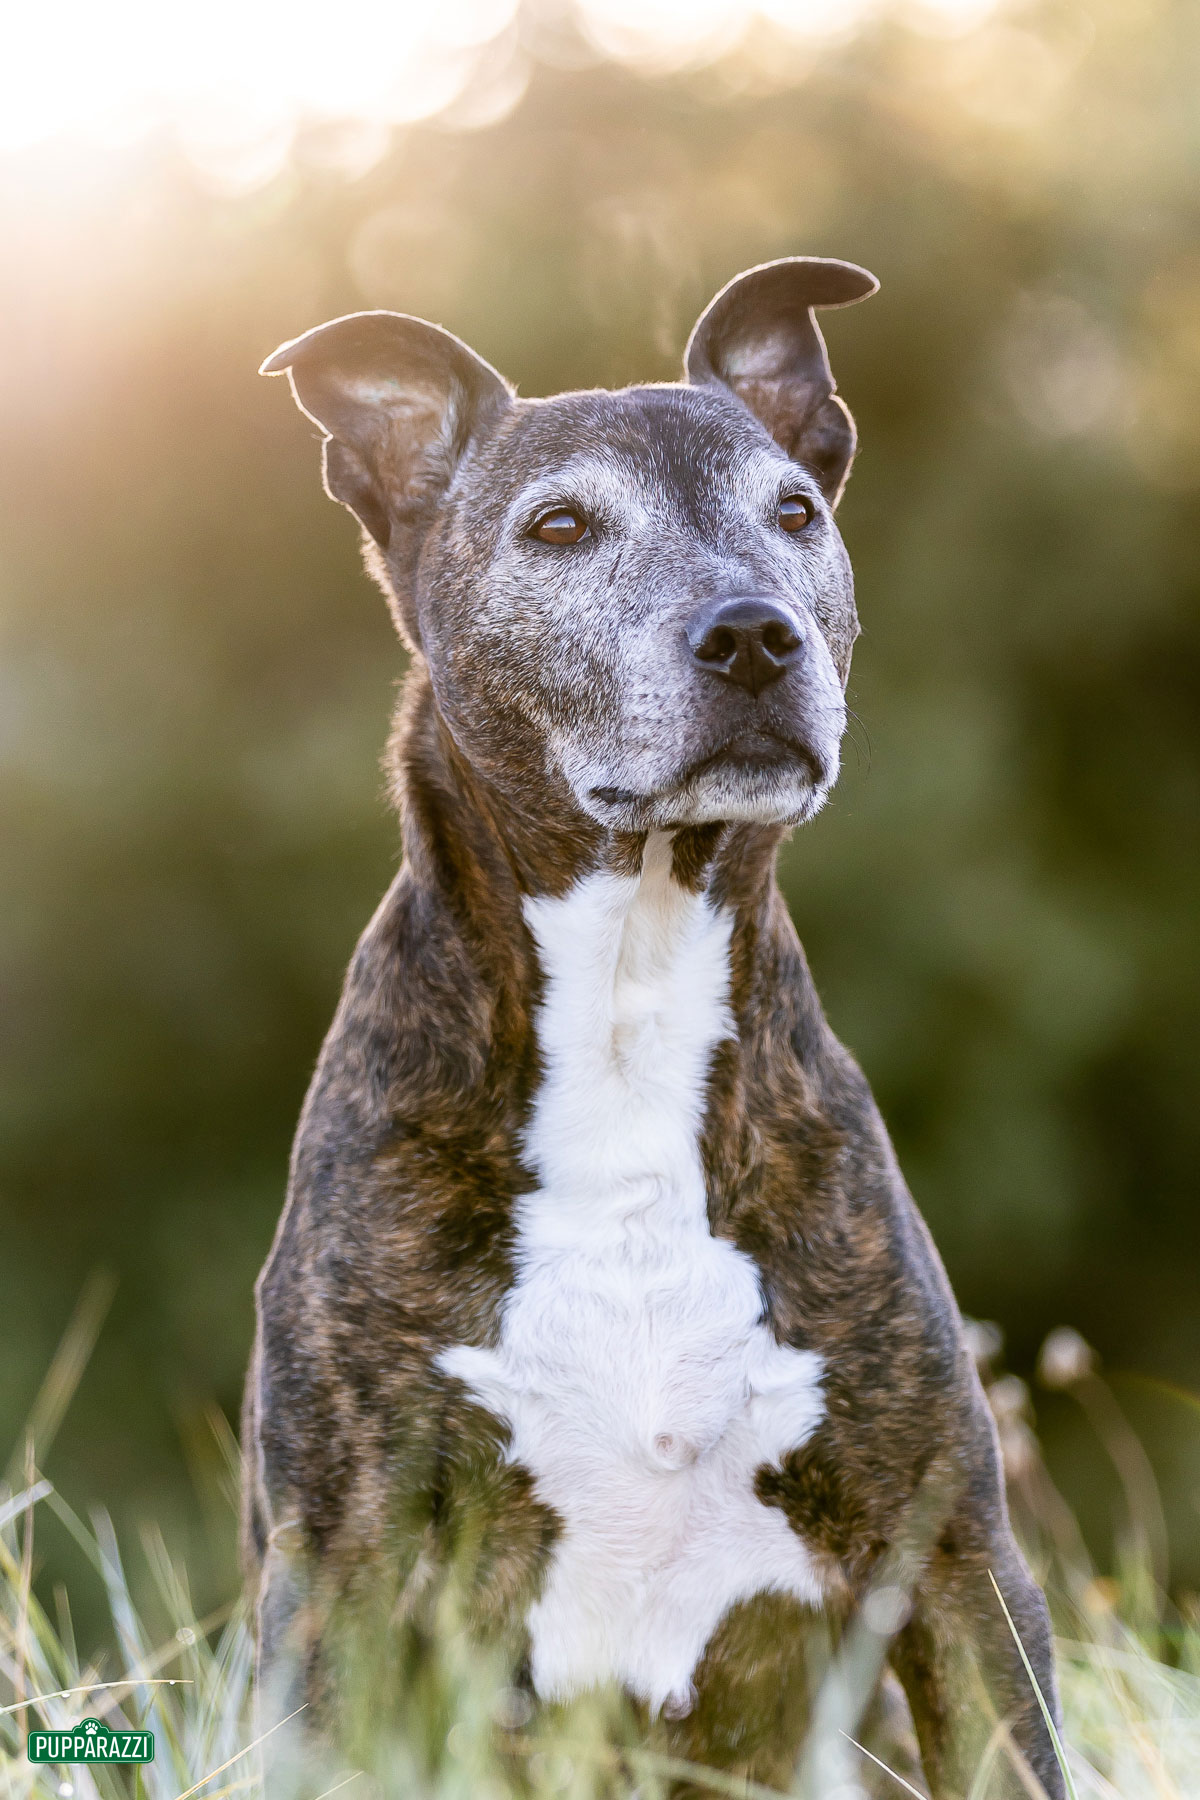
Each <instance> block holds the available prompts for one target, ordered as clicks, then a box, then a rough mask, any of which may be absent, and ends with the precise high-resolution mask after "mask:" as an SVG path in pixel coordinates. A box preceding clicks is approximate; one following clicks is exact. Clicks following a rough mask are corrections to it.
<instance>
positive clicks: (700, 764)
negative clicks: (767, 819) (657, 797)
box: [673, 726, 825, 787]
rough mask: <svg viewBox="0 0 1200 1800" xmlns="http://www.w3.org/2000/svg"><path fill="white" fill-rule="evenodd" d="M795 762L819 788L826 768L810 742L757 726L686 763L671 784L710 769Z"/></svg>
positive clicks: (681, 784)
mask: <svg viewBox="0 0 1200 1800" xmlns="http://www.w3.org/2000/svg"><path fill="white" fill-rule="evenodd" d="M794 762H799V763H801V764H803V766H804V768H805V770H806V771H807V774H808V778H809V780H810V781H811V782H812V784H813V786H814V787H819V786H820V784H821V782H822V781H824V779H825V770H824V769H823V767H822V766H821V761H820V758H819V757H818V756H817V754H816V752H815V751H814V750H813V749H812V747H811V745H809V744H806V743H804V742H803V741H802V740H801V739H800V738H797V737H792V736H791V735H790V733H784V732H779V731H770V730H767V729H765V728H763V727H761V726H760V727H757V728H756V729H754V730H752V731H739V732H736V733H735V734H734V735H733V736H732V737H729V738H726V739H725V742H724V743H723V744H719V745H718V746H717V748H716V749H715V750H711V751H709V753H708V755H707V756H702V757H699V758H698V759H697V760H696V761H695V762H694V763H689V764H688V766H687V768H685V769H684V770H683V772H682V773H681V774H680V775H679V776H678V777H677V779H676V781H675V782H674V783H673V786H675V787H686V786H687V785H688V783H689V782H692V781H695V780H697V778H698V777H699V776H701V775H706V774H707V773H708V771H709V770H710V769H716V768H733V769H738V768H743V769H754V768H760V769H761V768H778V767H779V766H780V765H781V764H784V763H794Z"/></svg>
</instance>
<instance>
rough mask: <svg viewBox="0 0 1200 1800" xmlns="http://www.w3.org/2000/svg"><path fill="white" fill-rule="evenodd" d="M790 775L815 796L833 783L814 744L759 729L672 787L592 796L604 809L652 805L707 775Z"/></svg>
mask: <svg viewBox="0 0 1200 1800" xmlns="http://www.w3.org/2000/svg"><path fill="white" fill-rule="evenodd" d="M785 772H787V773H788V774H790V775H791V776H792V778H793V779H794V778H795V776H796V775H800V776H801V778H802V779H803V781H804V783H805V785H806V786H808V787H809V788H811V789H812V790H813V792H817V791H818V790H820V789H821V788H822V787H824V786H826V785H827V784H828V782H829V780H830V772H829V770H828V769H826V767H825V765H824V762H823V760H822V758H821V757H820V756H819V755H818V754H817V752H816V751H815V750H814V749H813V748H812V746H811V745H810V744H806V743H804V742H803V741H802V740H801V739H800V738H795V737H790V736H784V735H781V734H780V733H778V732H773V731H763V730H755V731H747V732H739V733H737V734H736V735H735V736H734V737H731V738H727V739H726V740H725V742H724V743H723V744H720V745H718V747H717V748H716V749H715V750H710V751H709V752H708V753H707V754H706V755H704V756H701V757H697V758H696V760H695V761H694V762H691V763H688V764H686V765H685V766H684V767H683V768H682V769H681V770H680V771H679V772H678V774H677V775H676V776H675V777H674V779H673V780H672V781H671V782H670V783H669V784H668V785H666V786H663V787H658V788H655V789H654V790H653V791H652V792H649V793H639V792H637V791H636V790H635V789H633V788H622V787H594V788H592V789H591V790H590V792H591V798H592V799H593V800H595V801H598V802H599V803H600V804H601V805H603V806H622V807H648V806H653V805H654V804H655V802H658V801H662V800H664V799H667V798H669V797H671V796H673V795H677V794H680V793H683V792H686V791H687V790H688V789H689V788H691V787H694V786H695V785H696V784H697V783H698V782H702V781H703V780H704V778H705V777H706V776H717V777H722V776H723V777H727V778H732V780H733V781H734V782H739V781H741V782H745V783H746V784H747V785H754V784H755V782H756V780H768V781H778V779H779V777H780V776H781V775H782V774H784V773H785Z"/></svg>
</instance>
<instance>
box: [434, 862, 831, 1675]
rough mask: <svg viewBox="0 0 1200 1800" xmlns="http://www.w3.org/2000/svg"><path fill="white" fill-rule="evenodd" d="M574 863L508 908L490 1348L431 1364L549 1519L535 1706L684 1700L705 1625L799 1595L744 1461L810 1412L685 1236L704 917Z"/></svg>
mask: <svg viewBox="0 0 1200 1800" xmlns="http://www.w3.org/2000/svg"><path fill="white" fill-rule="evenodd" d="M670 869H671V847H670V841H669V839H667V838H666V837H665V836H654V837H652V838H651V839H650V840H649V841H648V844H647V848H646V854H645V861H644V866H643V871H642V874H641V876H640V877H637V876H630V877H625V876H618V875H612V874H608V873H598V874H593V875H589V876H587V877H586V878H585V879H584V880H582V881H581V882H579V883H578V885H577V886H576V887H575V888H573V889H572V891H571V892H570V893H569V894H568V895H566V897H565V898H563V899H561V900H548V899H539V900H530V901H527V902H526V909H525V911H526V918H527V919H528V922H529V926H530V930H531V931H532V933H533V936H534V939H535V941H536V943H537V947H538V952H539V955H540V958H541V963H542V969H543V972H544V975H545V984H546V985H545V999H544V1003H543V1005H542V1008H541V1012H540V1014H539V1018H538V1036H539V1042H540V1045H541V1050H542V1056H543V1061H544V1066H545V1071H546V1073H545V1078H544V1080H543V1083H542V1086H541V1089H540V1091H539V1093H538V1096H537V1100H536V1103H535V1105H534V1108H533V1113H532V1117H531V1120H530V1124H529V1128H528V1133H527V1137H526V1145H525V1152H526V1158H527V1161H528V1162H529V1163H530V1165H531V1166H532V1167H533V1168H534V1169H535V1170H536V1172H537V1176H538V1179H539V1182H540V1184H541V1185H540V1186H539V1187H538V1188H537V1189H536V1190H535V1191H534V1192H533V1193H531V1194H527V1195H525V1196H524V1198H523V1199H521V1200H520V1201H519V1203H518V1206H517V1212H516V1224H517V1240H516V1251H515V1263H516V1269H517V1280H516V1283H515V1285H514V1287H513V1288H512V1290H511V1291H510V1293H509V1294H508V1296H507V1298H506V1300H505V1304H504V1310H503V1315H502V1321H501V1334H500V1342H499V1347H498V1348H497V1349H495V1350H487V1349H479V1348H475V1347H472V1346H468V1345H458V1346H455V1347H454V1348H452V1349H449V1350H446V1351H444V1352H443V1353H442V1355H441V1357H440V1358H439V1362H440V1365H441V1367H442V1368H443V1369H444V1370H446V1372H447V1373H449V1374H452V1375H456V1376H458V1377H459V1378H460V1379H461V1380H462V1381H464V1382H465V1383H466V1384H467V1386H468V1387H469V1388H470V1389H471V1391H472V1393H473V1394H474V1395H475V1397H476V1398H477V1399H478V1400H479V1401H480V1403H481V1404H482V1405H484V1406H486V1407H487V1408H488V1409H489V1410H490V1411H491V1412H493V1413H495V1414H496V1415H497V1416H498V1417H500V1418H502V1419H503V1420H504V1421H505V1422H506V1423H507V1424H508V1426H509V1427H510V1431H511V1442H510V1447H509V1451H508V1454H509V1457H510V1460H512V1461H514V1462H519V1463H521V1464H523V1465H524V1466H525V1467H526V1468H527V1469H529V1471H530V1472H531V1474H532V1475H533V1478H534V1484H535V1488H536V1491H537V1494H538V1496H539V1497H540V1498H541V1499H542V1500H543V1501H545V1502H546V1503H547V1504H548V1505H549V1506H551V1507H553V1508H554V1510H555V1512H556V1513H557V1514H558V1515H559V1517H560V1518H561V1520H562V1524H563V1530H562V1535H561V1537H560V1538H559V1540H558V1542H557V1544H556V1546H555V1551H554V1555H553V1560H552V1563H551V1566H550V1569H549V1571H548V1574H547V1578H546V1583H545V1587H544V1589H543V1591H542V1594H541V1597H540V1598H539V1599H538V1600H537V1602H536V1603H535V1604H534V1605H533V1606H532V1608H531V1609H530V1613H529V1619H528V1623H529V1628H530V1633H531V1638H532V1665H533V1679H534V1684H535V1686H536V1688H537V1691H538V1693H539V1694H540V1695H541V1696H542V1697H543V1698H544V1699H548V1700H558V1699H565V1698H567V1697H569V1696H570V1695H572V1694H576V1693H580V1692H582V1691H584V1690H586V1689H587V1688H590V1687H593V1686H597V1685H600V1684H604V1683H609V1682H618V1683H620V1684H622V1685H623V1686H625V1687H626V1688H628V1689H629V1690H630V1692H632V1693H634V1694H636V1695H637V1696H639V1697H640V1698H642V1699H644V1700H646V1701H648V1702H649V1703H650V1705H651V1706H652V1707H653V1708H655V1709H657V1708H659V1707H662V1706H663V1705H666V1704H669V1705H670V1706H671V1708H672V1709H677V1710H686V1708H687V1706H688V1704H689V1703H690V1696H691V1677H692V1673H693V1671H694V1669H695V1667H696V1664H697V1663H698V1662H699V1660H700V1657H701V1655H702V1654H703V1651H704V1647H705V1645H706V1644H707V1642H708V1640H709V1638H710V1637H711V1636H712V1633H713V1631H714V1630H715V1628H716V1626H717V1625H718V1623H719V1622H720V1620H721V1618H722V1617H723V1615H724V1614H725V1613H726V1612H727V1611H728V1609H729V1608H730V1607H731V1606H732V1605H734V1604H735V1602H737V1601H739V1600H743V1599H747V1598H749V1597H750V1596H751V1595H753V1594H756V1593H760V1592H763V1591H772V1592H777V1593H778V1592H782V1593H788V1594H792V1595H794V1596H795V1597H796V1598H798V1599H800V1600H802V1601H804V1602H807V1603H808V1604H810V1605H811V1604H816V1603H817V1602H818V1600H819V1598H820V1595H819V1589H818V1585H817V1581H816V1577H815V1573H814V1570H813V1566H812V1562H811V1559H810V1557H809V1556H808V1554H807V1552H806V1550H805V1547H804V1545H803V1543H802V1541H801V1540H800V1538H799V1537H797V1536H796V1534H795V1533H794V1532H793V1531H792V1530H791V1528H790V1526H789V1525H788V1524H787V1521H786V1520H785V1518H784V1515H783V1513H782V1512H781V1511H780V1510H779V1508H777V1507H767V1506H763V1505H762V1503H761V1502H760V1501H759V1500H758V1499H757V1498H756V1497H755V1494H754V1486H753V1483H754V1474H755V1471H756V1469H758V1468H759V1467H760V1465H761V1464H763V1463H777V1462H778V1461H779V1459H780V1458H781V1457H782V1456H783V1455H784V1454H785V1453H786V1452H787V1451H788V1450H790V1449H793V1448H795V1447H796V1446H798V1445H800V1444H802V1443H804V1441H805V1440H806V1439H807V1438H808V1437H810V1436H811V1435H812V1433H813V1431H814V1430H815V1429H816V1426H817V1424H818V1423H819V1421H820V1418H821V1415H822V1411H823V1401H822V1396H821V1391H820V1381H821V1372H822V1370H821V1359H820V1357H819V1356H817V1355H815V1354H814V1353H813V1352H811V1351H802V1350H791V1349H787V1348H785V1347H784V1346H781V1345H780V1344H779V1343H778V1342H777V1341H776V1339H775V1337H774V1336H773V1334H772V1332H771V1331H770V1329H769V1327H768V1326H767V1325H766V1324H764V1323H763V1319H762V1314H763V1298H762V1290H761V1286H760V1283H759V1277H758V1271H757V1268H756V1267H755V1264H754V1263H753V1261H752V1260H751V1258H750V1257H748V1256H746V1255H745V1254H744V1253H743V1252H741V1251H739V1250H738V1249H736V1248H735V1247H734V1245H732V1244H730V1243H728V1242H727V1241H725V1240H724V1239H720V1238H714V1237H713V1235H712V1233H711V1232H710V1230H709V1226H708V1218H707V1211H706V1204H705V1189H704V1173H703V1168H702V1164H701V1160H700V1151H699V1144H698V1135H699V1131H700V1127H701V1123H702V1119H703V1112H704V1097H705V1083H706V1078H707V1074H708V1068H709V1062H710V1058H711V1056H712V1052H713V1049H714V1047H715V1046H716V1045H717V1044H718V1043H719V1042H720V1041H721V1040H722V1039H723V1038H726V1037H728V1036H729V1035H730V1034H731V1032H732V1029H733V1025H732V1019H731V1017H730V1013H729V1003H728V994H729V934H730V919H729V916H728V915H723V914H719V913H716V912H714V911H713V910H712V908H711V907H710V906H709V905H708V904H707V902H706V901H705V900H704V899H703V898H701V897H698V896H696V895H692V894H689V893H687V892H686V891H685V890H684V889H683V888H681V887H680V886H679V885H678V884H677V883H675V882H673V881H672V879H671V874H670Z"/></svg>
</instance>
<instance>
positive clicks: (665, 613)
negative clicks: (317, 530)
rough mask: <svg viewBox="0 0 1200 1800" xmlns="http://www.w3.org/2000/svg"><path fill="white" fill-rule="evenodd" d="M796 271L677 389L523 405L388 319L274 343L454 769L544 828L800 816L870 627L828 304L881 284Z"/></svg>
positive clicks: (773, 277)
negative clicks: (584, 820) (847, 537)
mask: <svg viewBox="0 0 1200 1800" xmlns="http://www.w3.org/2000/svg"><path fill="white" fill-rule="evenodd" d="M876 285H877V284H876V282H875V279H874V277H873V276H871V275H869V274H867V272H866V271H865V270H863V269H860V268H857V267H855V266H854V265H853V264H850V263H843V262H834V261H827V260H825V259H822V258H805V257H795V258H791V259H788V260H786V261H783V262H776V263H768V264H766V265H765V266H764V267H762V268H758V269H752V270H750V271H749V272H748V273H747V274H744V275H741V276H739V277H738V278H737V279H736V280H735V281H732V282H731V283H730V284H729V286H728V287H726V288H724V289H722V291H721V292H720V293H719V294H718V295H717V296H716V298H715V299H714V300H713V302H712V304H711V305H710V306H709V307H708V308H707V310H706V311H705V312H704V313H703V314H702V316H701V318H700V320H699V322H698V323H697V325H696V328H695V330H694V331H693V333H692V336H691V339H690V341H689V343H688V347H687V352H686V356H685V365H684V376H685V378H684V380H683V381H682V382H681V383H679V384H671V385H662V386H647V387H633V388H626V389H624V390H622V391H621V392H618V393H607V392H592V393H577V394H559V395H556V396H555V397H554V398H552V399H548V400H521V399H517V398H516V397H515V396H514V394H513V392H512V390H511V389H510V387H509V386H508V384H507V383H506V382H505V381H504V380H503V379H502V378H501V376H499V375H498V374H497V373H496V371H495V370H494V369H492V368H491V367H489V365H488V364H487V363H485V362H484V361H483V360H482V359H481V358H480V357H478V356H476V355H475V354H474V352H473V351H471V350H469V349H468V348H467V346H466V345H465V344H463V343H461V342H460V341H459V340H458V339H457V338H455V337H452V336H451V335H450V334H449V333H448V332H446V331H442V330H440V329H439V328H438V327H437V326H434V325H427V324H425V323H423V322H422V321H421V320H418V319H411V318H407V317H405V316H404V315H402V314H399V313H387V312H372V313H357V314H353V315H352V316H350V317H349V318H344V319H335V320H333V322H332V323H330V324H328V325H321V326H318V327H317V329H316V330H314V331H310V332H308V333H307V334H306V335H305V336H304V337H301V338H297V339H296V340H295V341H294V342H292V343H289V344H285V345H284V346H283V347H282V348H281V349H280V350H277V351H276V353H275V354H274V356H272V357H271V358H269V360H268V361H267V362H266V363H265V364H264V371H265V372H266V373H269V374H278V373H281V372H282V371H284V370H287V371H288V373H289V375H290V377H291V383H292V389H293V392H294V394H295V396H296V399H297V401H298V403H299V405H300V406H301V407H302V408H303V410H304V411H305V412H306V413H307V414H308V415H309V417H310V418H312V419H314V420H315V421H316V422H317V424H319V425H320V426H321V428H322V429H323V430H324V431H325V432H326V434H327V437H326V442H325V485H326V488H327V490H328V492H329V493H330V495H331V496H332V497H333V498H334V499H335V500H340V501H341V502H342V503H343V504H344V505H346V506H348V507H349V508H350V509H351V511H352V512H354V513H355V514H356V515H357V517H358V518H359V520H360V521H361V523H362V525H363V527H364V529H365V531H366V533H367V534H368V538H369V540H370V560H371V563H372V566H373V569H374V571H375V573H376V574H377V575H378V577H379V579H380V580H381V582H382V583H383V585H384V587H385V590H386V591H387V593H388V596H389V599H390V602H391V605H392V608H393V611H394V613H395V616H396V620H397V623H398V625H399V627H400V630H401V632H402V633H403V635H404V636H405V638H406V639H407V640H408V642H409V643H410V645H411V646H412V648H413V649H414V650H415V651H416V652H417V653H418V654H419V655H421V656H423V657H424V658H425V660H426V662H427V664H428V666H429V671H430V676H431V679H432V683H433V689H434V695H435V698H436V702H437V705H438V708H439V710H440V712H441V715H442V717H443V719H444V721H445V723H446V726H447V728H448V729H449V731H450V732H451V734H452V736H453V738H454V740H455V742H456V744H457V745H458V747H459V750H460V751H461V753H462V754H463V755H464V756H465V757H466V758H467V759H468V761H469V762H470V763H471V764H472V765H473V766H474V767H475V768H476V769H477V770H478V771H479V773H480V774H481V775H482V776H484V777H485V778H486V779H487V780H489V781H491V782H492V783H494V784H496V785H497V786H498V787H499V788H500V789H501V790H502V791H503V792H504V793H505V795H506V796H507V797H508V799H509V801H510V802H511V803H513V804H516V805H517V806H518V807H520V808H521V809H522V810H524V811H527V812H529V813H531V814H533V815H535V816H536V814H537V813H538V812H539V811H540V810H541V809H543V808H545V807H547V806H548V805H559V804H561V805H565V806H567V807H569V808H577V809H578V810H579V811H580V812H582V813H583V814H585V815H587V816H588V817H590V818H591V819H592V820H594V821H595V822H597V823H598V824H599V825H601V826H605V827H609V828H611V829H615V830H621V831H645V830H649V829H663V828H666V829H670V828H673V827H676V826H681V825H697V824H705V823H709V822H712V821H716V820H754V821H763V822H780V823H783V822H795V821H799V820H803V819H807V818H810V817H811V816H812V814H813V813H814V812H816V810H817V809H818V807H819V806H820V805H821V803H822V802H823V800H824V799H825V796H826V795H827V794H828V792H829V789H830V787H831V786H832V784H833V782H834V780H835V779H836V776H837V769H838V755H839V746H840V743H841V738H842V732H843V729H844V726H845V705H844V700H843V692H844V688H845V683H846V677H847V674H848V671H849V666H850V652H851V647H852V645H853V642H854V638H855V636H856V634H857V630H858V624H857V618H856V615H855V610H854V589H853V582H852V578H851V573H850V564H849V561H848V559H847V556H846V551H845V548H844V546H843V544H842V539H841V536H840V534H839V532H838V529H837V526H836V524H835V522H834V516H833V514H834V508H835V507H836V505H837V502H838V499H839V497H840V494H841V491H842V487H843V485H844V483H845V480H846V476H847V474H848V472H849V468H850V463H851V460H852V458H853V455H854V447H855V432H854V424H853V421H852V419H851V417H850V414H849V412H848V411H847V410H846V408H845V406H844V405H843V403H842V402H841V400H840V399H838V398H837V396H836V394H835V393H834V383H833V377H832V375H831V373H830V369H829V362H828V359H827V357H826V354H825V345H824V342H823V340H822V338H821V334H820V331H819V330H818V328H817V323H816V319H815V316H814V312H813V308H814V307H819V306H843V305H847V304H848V303H850V302H851V301H854V300H860V299H863V298H865V297H866V296H867V295H868V294H870V293H873V292H874V290H875V287H876Z"/></svg>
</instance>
